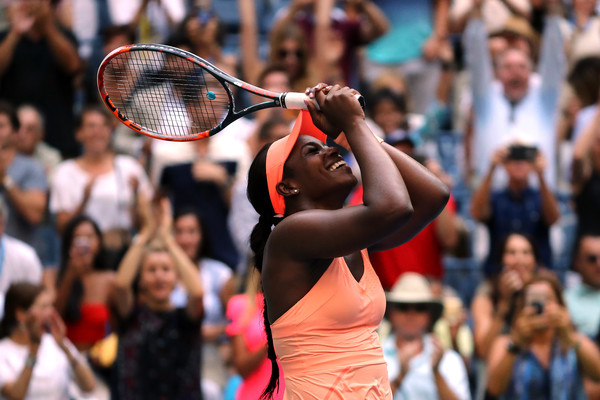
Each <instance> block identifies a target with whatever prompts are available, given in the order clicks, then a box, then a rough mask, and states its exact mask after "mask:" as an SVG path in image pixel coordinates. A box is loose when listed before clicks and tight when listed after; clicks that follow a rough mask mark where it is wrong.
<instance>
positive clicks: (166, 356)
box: [112, 306, 202, 400]
mask: <svg viewBox="0 0 600 400" xmlns="http://www.w3.org/2000/svg"><path fill="white" fill-rule="evenodd" d="M200 326H201V319H200V318H199V319H198V320H195V321H194V320H190V318H189V317H188V314H187V312H186V310H185V309H184V308H176V309H174V310H172V311H168V312H163V313H157V312H154V311H151V310H150V309H149V308H148V307H146V306H139V307H136V308H135V309H134V310H133V312H132V313H131V315H130V316H129V317H128V318H126V319H125V320H121V321H119V324H118V335H119V347H118V353H117V359H116V362H115V371H114V372H115V376H114V377H115V381H114V384H113V390H112V392H113V393H112V399H114V400H153V399H156V400H162V399H170V400H186V399H190V400H192V399H193V400H198V399H200V400H201V399H202V391H201V388H200V366H201V354H200V352H201V350H200V349H201V341H202V340H201V336H200V335H201V331H200Z"/></svg>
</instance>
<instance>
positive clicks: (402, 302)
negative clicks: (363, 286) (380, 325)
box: [382, 272, 471, 400]
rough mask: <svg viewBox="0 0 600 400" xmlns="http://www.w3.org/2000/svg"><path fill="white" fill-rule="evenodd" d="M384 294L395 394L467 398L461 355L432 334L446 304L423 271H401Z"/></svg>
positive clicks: (406, 398)
mask: <svg viewBox="0 0 600 400" xmlns="http://www.w3.org/2000/svg"><path fill="white" fill-rule="evenodd" d="M386 298H387V313H388V318H389V320H390V323H391V325H392V333H391V334H390V335H389V336H388V337H387V338H386V339H385V340H384V341H383V345H382V347H383V356H384V358H385V361H386V362H387V366H388V375H389V378H390V384H391V387H392V392H393V393H394V400H412V399H419V400H438V399H439V400H456V399H460V400H469V399H470V398H471V394H470V391H469V379H468V377H467V370H466V367H465V365H464V363H463V360H462V358H461V357H460V355H458V353H456V352H455V351H453V350H447V349H444V348H443V347H442V345H441V343H440V341H439V339H438V338H436V337H435V336H433V335H431V334H428V332H429V330H430V328H431V326H432V325H433V324H434V323H435V321H436V320H437V319H438V318H439V317H440V315H441V313H442V310H443V306H442V303H441V301H440V299H438V298H436V297H434V295H433V294H432V292H431V289H430V288H429V284H428V282H427V280H426V279H425V277H423V276H422V275H419V274H416V273H412V272H407V273H405V274H403V275H401V276H400V278H399V279H398V281H397V282H396V284H395V285H394V287H393V288H392V291H391V292H388V293H386Z"/></svg>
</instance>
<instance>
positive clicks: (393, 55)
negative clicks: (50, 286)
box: [367, 0, 434, 64]
mask: <svg viewBox="0 0 600 400" xmlns="http://www.w3.org/2000/svg"><path fill="white" fill-rule="evenodd" d="M375 3H376V4H377V5H378V6H379V7H380V8H381V9H382V11H383V12H384V13H385V15H386V16H387V17H388V19H389V21H390V25H391V28H390V30H389V31H388V32H387V33H386V34H385V35H384V36H382V37H381V38H379V39H377V40H376V41H375V42H373V43H372V44H370V45H369V46H368V48H367V57H368V58H369V60H371V61H373V62H375V63H378V64H402V63H404V62H406V61H409V60H412V59H415V58H418V57H421V54H422V47H423V44H424V43H425V41H426V40H427V38H429V36H431V34H432V33H433V22H434V1H432V0H376V1H375Z"/></svg>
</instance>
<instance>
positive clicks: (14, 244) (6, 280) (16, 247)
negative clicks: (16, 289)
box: [0, 197, 42, 319]
mask: <svg viewBox="0 0 600 400" xmlns="http://www.w3.org/2000/svg"><path fill="white" fill-rule="evenodd" d="M7 220H8V207H7V206H6V203H5V202H4V200H3V199H2V197H0V319H2V316H3V315H4V295H5V293H6V291H7V290H8V288H9V287H10V285H11V284H12V283H15V282H21V281H28V282H31V283H38V284H39V283H40V282H41V281H42V263H41V262H40V259H39V258H38V256H37V254H36V252H35V250H34V249H33V247H31V246H29V245H28V244H27V243H25V242H22V241H20V240H18V239H15V238H13V237H10V236H8V235H6V234H4V226H5V224H6V221H7Z"/></svg>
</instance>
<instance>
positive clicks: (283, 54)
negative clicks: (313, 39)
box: [238, 0, 317, 92]
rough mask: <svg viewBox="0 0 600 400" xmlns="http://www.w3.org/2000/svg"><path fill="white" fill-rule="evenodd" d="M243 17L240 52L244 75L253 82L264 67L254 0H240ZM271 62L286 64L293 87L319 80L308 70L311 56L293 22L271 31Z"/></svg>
mask: <svg viewBox="0 0 600 400" xmlns="http://www.w3.org/2000/svg"><path fill="white" fill-rule="evenodd" d="M238 7H239V14H240V17H241V20H240V52H241V58H242V75H243V76H244V79H245V80H246V81H248V82H250V83H256V82H257V80H258V76H259V74H260V72H261V71H262V70H263V68H265V65H264V63H263V62H262V61H261V59H260V56H259V49H258V24H257V17H256V9H255V5H254V1H252V0H238ZM266 64H267V66H269V65H281V66H283V67H284V68H285V70H286V72H287V74H288V77H289V79H290V85H291V88H292V89H293V90H294V91H301V92H303V91H304V90H305V89H306V88H307V87H309V86H311V85H312V84H313V83H314V82H317V80H314V79H313V77H312V71H311V70H309V68H310V64H311V57H310V54H309V52H308V46H307V43H306V38H305V36H304V34H303V32H302V29H301V28H300V27H299V26H298V25H296V24H293V23H290V24H285V25H284V26H282V27H281V29H279V30H277V31H273V32H271V39H270V46H269V56H268V61H267V62H266Z"/></svg>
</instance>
